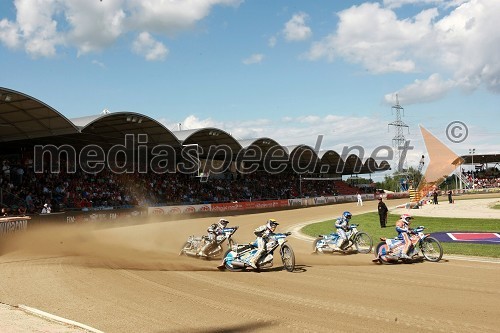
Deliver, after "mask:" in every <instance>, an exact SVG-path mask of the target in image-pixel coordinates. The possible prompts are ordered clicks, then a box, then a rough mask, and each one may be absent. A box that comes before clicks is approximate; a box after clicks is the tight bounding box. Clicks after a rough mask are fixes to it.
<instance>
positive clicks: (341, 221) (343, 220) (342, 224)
mask: <svg viewBox="0 0 500 333" xmlns="http://www.w3.org/2000/svg"><path fill="white" fill-rule="evenodd" d="M351 218H352V214H351V213H350V212H348V211H345V212H343V213H342V216H340V217H338V218H337V220H335V228H336V229H337V234H338V235H339V238H338V240H337V244H336V245H337V247H338V249H339V250H340V249H342V245H344V242H345V241H347V235H346V231H349V221H350V220H351Z"/></svg>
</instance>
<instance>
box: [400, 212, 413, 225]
mask: <svg viewBox="0 0 500 333" xmlns="http://www.w3.org/2000/svg"><path fill="white" fill-rule="evenodd" d="M412 219H413V217H411V215H410V214H403V215H401V220H402V221H403V222H404V224H406V225H409V224H410V220H412Z"/></svg>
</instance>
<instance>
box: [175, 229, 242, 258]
mask: <svg viewBox="0 0 500 333" xmlns="http://www.w3.org/2000/svg"><path fill="white" fill-rule="evenodd" d="M236 230H238V226H235V227H231V228H224V229H222V233H221V234H220V235H217V236H216V237H215V245H214V246H212V249H211V250H210V251H209V252H208V253H207V257H206V258H207V259H213V258H217V257H219V256H220V255H221V254H222V253H223V252H224V249H223V244H224V242H225V241H226V240H227V247H228V248H231V247H232V246H233V244H234V241H233V239H232V236H233V234H234V233H235V232H236ZM209 242H210V239H209V238H208V236H206V235H205V236H201V237H199V236H194V235H193V236H189V237H188V239H187V241H186V242H185V243H184V245H183V246H182V248H181V251H180V252H179V255H180V256H181V255H186V256H190V257H202V256H200V255H199V253H200V250H201V249H202V248H203V247H204V246H205V245H206V244H208V243H209ZM204 258H205V257H204Z"/></svg>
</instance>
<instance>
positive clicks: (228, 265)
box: [224, 249, 245, 272]
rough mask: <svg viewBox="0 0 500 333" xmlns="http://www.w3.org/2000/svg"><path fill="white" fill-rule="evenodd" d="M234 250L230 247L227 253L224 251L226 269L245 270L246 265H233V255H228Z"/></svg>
mask: <svg viewBox="0 0 500 333" xmlns="http://www.w3.org/2000/svg"><path fill="white" fill-rule="evenodd" d="M231 251H232V250H231V249H228V250H227V251H226V252H225V253H224V259H225V260H224V267H226V269H227V270H228V271H231V272H241V271H244V270H245V268H244V267H234V266H233V265H232V262H233V256H231V257H228V255H229V252H231Z"/></svg>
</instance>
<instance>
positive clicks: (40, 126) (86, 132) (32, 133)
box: [0, 88, 390, 213]
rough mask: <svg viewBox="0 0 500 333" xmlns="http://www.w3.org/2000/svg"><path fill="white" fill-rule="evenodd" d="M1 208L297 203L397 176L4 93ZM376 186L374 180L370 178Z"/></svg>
mask: <svg viewBox="0 0 500 333" xmlns="http://www.w3.org/2000/svg"><path fill="white" fill-rule="evenodd" d="M0 142H1V147H2V149H1V152H0V158H1V161H2V174H1V177H0V182H1V183H0V204H1V206H2V207H4V208H6V209H7V210H10V211H15V210H17V209H26V210H27V212H29V213H38V212H40V211H41V209H42V208H43V206H44V205H45V204H48V205H50V206H52V207H53V211H57V210H69V209H75V210H92V209H93V208H96V207H124V206H125V207H128V206H138V205H140V206H156V205H169V204H176V205H179V204H196V203H213V202H217V203H218V202H235V201H238V202H240V201H252V200H253V201H256V200H276V199H291V198H301V197H302V198H303V197H313V196H334V195H344V194H355V193H356V192H360V191H362V192H364V193H367V192H370V191H374V190H375V188H374V187H373V188H372V187H363V188H358V187H354V186H351V185H349V184H347V183H346V182H344V181H342V177H343V176H345V175H351V176H352V175H360V174H366V175H371V174H373V173H375V172H380V171H386V170H389V169H390V166H389V163H388V162H387V161H381V162H380V163H377V161H375V160H374V159H373V158H368V159H367V160H365V161H362V160H361V159H360V158H359V157H358V156H356V155H354V154H351V155H349V156H346V157H345V158H343V157H342V156H340V155H339V154H338V153H337V152H336V151H333V150H326V151H320V152H316V151H315V150H314V149H313V148H312V147H310V146H308V145H304V144H297V145H294V146H282V145H280V144H279V143H278V142H277V141H276V140H274V139H272V138H268V137H261V138H255V139H246V140H239V139H237V138H235V137H233V136H231V135H230V134H229V133H228V132H226V131H224V130H222V129H218V128H200V129H191V130H179V131H171V130H169V129H168V128H166V127H165V126H164V125H163V124H162V123H160V122H158V121H157V120H155V119H152V118H150V117H148V116H147V115H143V114H139V113H135V112H103V113H102V114H99V115H95V116H90V117H81V118H76V119H71V120H70V119H68V118H66V117H65V116H64V115H63V114H62V113H60V112H58V111H57V110H55V109H53V108H52V107H50V106H48V105H47V104H45V103H43V102H41V101H39V100H37V99H35V98H33V97H30V96H28V95H26V94H23V93H21V92H17V91H14V90H11V89H7V88H0ZM370 178H371V177H370Z"/></svg>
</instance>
